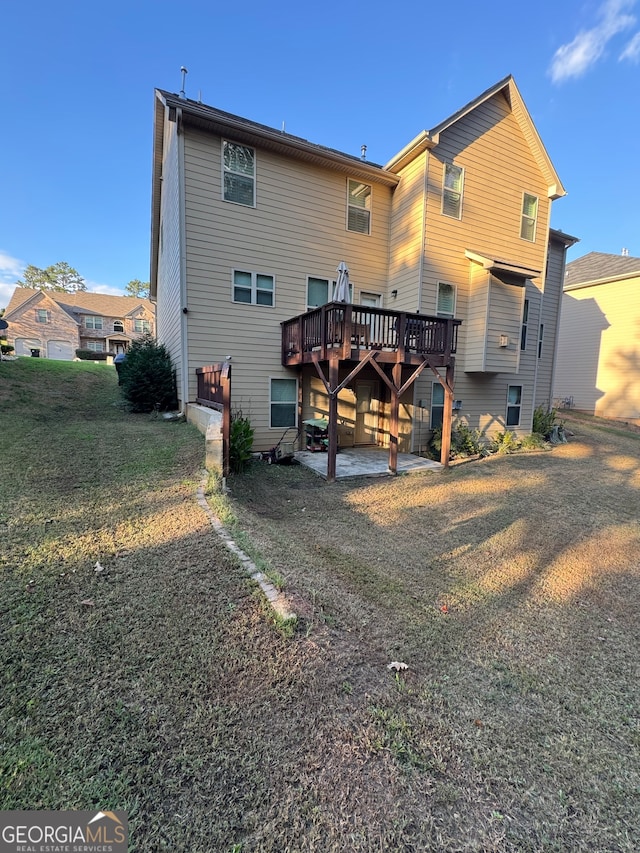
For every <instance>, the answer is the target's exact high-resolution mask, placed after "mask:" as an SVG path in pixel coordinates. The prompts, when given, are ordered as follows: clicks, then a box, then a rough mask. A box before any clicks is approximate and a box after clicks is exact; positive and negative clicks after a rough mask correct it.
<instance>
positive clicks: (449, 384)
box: [440, 364, 453, 468]
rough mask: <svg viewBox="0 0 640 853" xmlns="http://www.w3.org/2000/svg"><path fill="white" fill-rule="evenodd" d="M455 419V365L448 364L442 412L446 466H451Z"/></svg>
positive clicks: (443, 457)
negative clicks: (452, 434)
mask: <svg viewBox="0 0 640 853" xmlns="http://www.w3.org/2000/svg"><path fill="white" fill-rule="evenodd" d="M452 420H453V367H452V366H451V365H450V364H448V365H447V373H446V381H445V386H444V411H443V412H442V447H441V449H440V462H441V463H442V464H443V465H444V467H445V468H448V467H449V453H450V452H451V422H452Z"/></svg>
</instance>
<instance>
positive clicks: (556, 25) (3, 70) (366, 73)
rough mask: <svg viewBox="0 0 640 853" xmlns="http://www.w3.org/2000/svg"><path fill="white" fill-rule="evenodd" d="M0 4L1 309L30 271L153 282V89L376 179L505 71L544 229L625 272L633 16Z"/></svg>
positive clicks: (631, 166) (631, 8)
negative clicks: (517, 99) (329, 150)
mask: <svg viewBox="0 0 640 853" xmlns="http://www.w3.org/2000/svg"><path fill="white" fill-rule="evenodd" d="M434 6H435V4H426V3H424V0H419V2H415V0H408V2H405V3H403V4H398V3H393V4H392V3H387V2H379V0H369V2H362V0H360V2H357V3H354V2H351V0H343V2H336V0H325V2H324V3H322V4H317V5H316V6H309V5H308V4H301V3H297V2H296V3H294V2H290V0H278V2H277V3H267V2H256V1H255V0H244V2H242V3H233V2H225V3H220V2H211V0H208V2H197V0H180V2H177V0H174V2H171V3H169V2H165V0H154V2H151V0H125V2H123V0H110V2H108V3H107V2H102V0H92V2H86V0H82V2H75V1H74V2H72V0H59V2H56V3H50V2H48V0H47V2H46V3H45V2H43V0H36V1H35V2H34V0H23V2H21V3H11V4H5V5H4V7H3V12H2V18H1V20H2V35H1V36H0V40H1V50H0V94H1V103H2V108H3V109H2V120H1V121H0V307H2V306H4V305H6V304H7V301H8V299H9V297H10V294H11V293H12V291H13V286H14V284H15V281H16V279H17V278H19V277H20V275H21V274H22V271H23V270H24V267H25V266H26V265H27V264H34V265H35V266H39V267H45V266H48V265H49V264H53V263H55V262H56V261H66V262H68V263H69V264H71V265H72V266H74V267H75V268H76V269H77V270H78V272H79V273H80V274H81V275H82V276H83V277H84V278H85V279H86V281H87V284H88V287H89V289H90V290H97V291H101V292H104V293H115V294H118V293H121V292H122V289H123V288H124V286H125V285H126V283H127V282H128V281H129V280H130V279H133V278H139V279H142V280H144V281H146V280H148V278H149V221H150V191H151V184H150V179H151V131H152V107H153V90H154V87H158V88H164V89H168V90H169V91H174V92H178V91H179V90H180V88H181V74H180V67H181V66H183V65H184V66H186V67H187V68H188V70H189V73H188V75H187V78H186V93H187V96H188V97H191V98H195V99H197V98H198V97H201V99H202V100H203V101H204V102H205V103H207V104H210V105H212V106H215V107H219V108H221V109H224V110H228V111H230V112H234V113H237V114H239V115H241V116H245V117H247V118H250V119H253V120H255V121H259V122H262V123H264V124H268V125H271V126H273V127H277V128H281V127H282V124H283V122H284V123H285V126H286V130H287V131H288V132H290V133H293V134H296V135H298V136H302V137H305V138H306V139H309V140H311V141H312V142H317V143H320V144H324V145H329V146H331V147H333V148H338V149H340V150H342V151H345V152H348V153H351V154H356V155H359V153H360V146H361V145H362V144H363V143H364V144H366V145H367V157H368V159H369V160H371V161H373V162H377V163H385V162H387V160H389V159H390V158H391V157H392V156H393V155H394V154H395V153H397V152H398V151H399V150H400V149H401V148H403V147H404V145H405V144H406V143H407V142H409V141H410V140H411V139H412V138H413V137H414V136H416V134H418V133H419V132H420V131H421V130H423V129H428V128H430V127H433V126H435V125H436V124H438V123H439V122H440V121H442V120H443V119H444V118H446V117H447V116H449V115H451V114H452V113H454V112H455V111H456V110H458V109H459V108H460V107H461V106H463V105H464V104H466V103H467V102H469V101H470V100H472V99H473V98H475V97H476V95H478V94H480V93H481V92H483V91H484V90H485V89H487V88H489V87H490V86H492V85H493V84H494V83H496V82H497V81H498V80H501V79H502V78H503V77H505V76H506V75H507V74H513V75H514V77H515V80H516V83H517V84H518V87H519V89H520V91H521V93H522V95H523V97H524V100H525V102H526V104H527V106H528V108H529V112H530V113H531V116H532V118H533V121H534V123H535V124H536V127H537V128H538V131H539V133H540V135H541V137H542V140H543V142H544V144H545V146H546V148H547V150H548V152H549V155H550V156H551V159H552V161H553V163H554V165H555V167H556V169H557V171H558V173H559V175H560V177H561V180H562V181H563V183H564V185H565V187H566V188H567V190H568V193H569V194H568V196H567V197H565V198H564V199H561V200H559V201H557V202H555V203H554V213H553V219H552V225H553V227H555V228H561V229H562V230H564V231H566V232H568V233H570V234H573V235H575V236H577V237H580V238H581V242H580V243H578V244H577V246H576V247H574V248H573V249H572V250H571V251H570V254H569V259H572V258H576V257H579V256H581V255H583V254H585V253H587V252H590V251H600V252H611V253H615V254H618V253H620V251H621V249H622V248H623V247H625V248H627V249H628V250H629V253H630V254H631V255H637V256H640V205H638V200H637V199H638V195H639V190H640V157H638V151H639V147H640V143H639V140H640V109H639V107H640V0H582V1H581V0H563V2H562V3H560V2H557V0H555V2H550V0H538V2H537V3H535V4H534V3H526V4H518V3H514V2H513V0H493V2H491V3H478V2H477V0H461V2H458V3H457V4H456V5H455V7H454V6H451V5H450V4H446V3H443V4H442V5H441V7H440V9H439V10H438V9H437V8H436V9H434V8H433V7H434Z"/></svg>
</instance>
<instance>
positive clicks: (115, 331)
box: [113, 320, 124, 335]
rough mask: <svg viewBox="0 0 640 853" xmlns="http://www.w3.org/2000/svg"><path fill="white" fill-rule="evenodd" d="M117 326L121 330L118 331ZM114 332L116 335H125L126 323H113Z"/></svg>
mask: <svg viewBox="0 0 640 853" xmlns="http://www.w3.org/2000/svg"><path fill="white" fill-rule="evenodd" d="M116 326H118V327H119V328H117V329H116ZM113 332H114V334H120V335H123V334H124V322H123V321H122V320H114V321H113Z"/></svg>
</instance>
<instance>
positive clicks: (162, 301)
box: [156, 121, 186, 402]
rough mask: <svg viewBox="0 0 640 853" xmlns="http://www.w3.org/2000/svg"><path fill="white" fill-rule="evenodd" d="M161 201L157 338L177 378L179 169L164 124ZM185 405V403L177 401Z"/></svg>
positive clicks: (171, 134) (170, 129) (172, 131)
mask: <svg viewBox="0 0 640 853" xmlns="http://www.w3.org/2000/svg"><path fill="white" fill-rule="evenodd" d="M164 133H165V139H164V162H163V169H162V172H163V181H162V199H161V207H160V211H161V212H160V222H161V225H160V234H161V238H160V251H159V256H158V297H157V317H156V322H157V328H158V339H159V340H160V341H161V342H162V343H163V344H164V346H165V347H166V348H167V350H168V352H169V354H170V356H171V360H172V362H173V366H174V367H175V369H176V373H177V377H178V392H179V394H180V396H181V389H182V383H181V377H182V345H181V325H182V299H181V249H180V169H179V146H178V135H177V132H176V124H175V122H169V121H166V122H165V129H164ZM181 402H186V401H181Z"/></svg>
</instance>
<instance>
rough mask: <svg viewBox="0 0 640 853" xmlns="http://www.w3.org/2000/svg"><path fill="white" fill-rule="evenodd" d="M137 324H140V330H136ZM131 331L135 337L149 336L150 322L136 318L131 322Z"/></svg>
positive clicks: (142, 318)
mask: <svg viewBox="0 0 640 853" xmlns="http://www.w3.org/2000/svg"><path fill="white" fill-rule="evenodd" d="M138 323H140V324H141V325H142V329H138V328H137V326H138ZM145 324H146V325H147V328H146V329H145V328H144V326H145ZM133 331H134V332H135V333H136V334H137V335H147V334H149V335H150V334H151V320H145V318H144V317H136V318H135V319H134V321H133Z"/></svg>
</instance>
